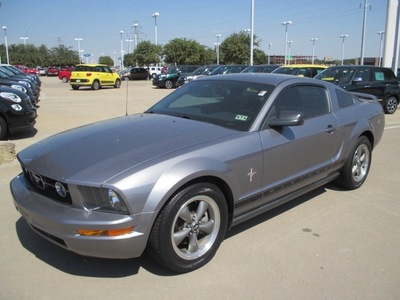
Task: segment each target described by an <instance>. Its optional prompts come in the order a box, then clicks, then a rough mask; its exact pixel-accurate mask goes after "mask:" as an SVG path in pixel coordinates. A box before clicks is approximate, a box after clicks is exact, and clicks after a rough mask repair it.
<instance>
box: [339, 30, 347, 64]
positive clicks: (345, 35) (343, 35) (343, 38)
mask: <svg viewBox="0 0 400 300" xmlns="http://www.w3.org/2000/svg"><path fill="white" fill-rule="evenodd" d="M348 36H349V35H348V34H342V35H340V38H341V39H342V65H343V60H344V40H345V39H346V38H347V37H348Z"/></svg>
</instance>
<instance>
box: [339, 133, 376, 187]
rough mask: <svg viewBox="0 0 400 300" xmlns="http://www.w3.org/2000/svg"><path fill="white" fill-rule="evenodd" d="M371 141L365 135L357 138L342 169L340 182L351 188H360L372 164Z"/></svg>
mask: <svg viewBox="0 0 400 300" xmlns="http://www.w3.org/2000/svg"><path fill="white" fill-rule="evenodd" d="M371 159H372V154H371V143H370V141H369V140H368V138H366V137H365V136H362V137H360V138H359V139H358V140H357V143H356V144H355V146H354V148H353V149H352V151H351V152H350V156H349V157H348V158H347V160H346V163H345V165H344V167H343V169H342V173H341V176H340V177H339V183H340V184H341V185H342V186H343V187H345V188H347V189H349V190H354V189H357V188H359V187H360V186H361V185H362V184H363V183H364V181H365V180H366V179H367V176H368V172H369V167H370V166H371Z"/></svg>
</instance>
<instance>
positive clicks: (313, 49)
mask: <svg viewBox="0 0 400 300" xmlns="http://www.w3.org/2000/svg"><path fill="white" fill-rule="evenodd" d="M310 41H311V42H312V56H311V64H312V65H313V64H314V56H315V42H316V41H318V38H311V39H310Z"/></svg>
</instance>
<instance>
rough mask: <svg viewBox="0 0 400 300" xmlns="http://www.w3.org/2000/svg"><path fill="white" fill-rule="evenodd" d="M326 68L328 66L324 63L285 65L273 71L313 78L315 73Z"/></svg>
mask: <svg viewBox="0 0 400 300" xmlns="http://www.w3.org/2000/svg"><path fill="white" fill-rule="evenodd" d="M326 68H327V66H324V65H305V64H299V65H285V66H281V67H279V68H277V69H275V70H273V71H272V73H278V74H288V75H297V76H302V77H311V78H313V77H314V76H315V75H317V74H319V73H320V72H322V71H323V70H325V69H326Z"/></svg>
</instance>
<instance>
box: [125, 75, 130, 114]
mask: <svg viewBox="0 0 400 300" xmlns="http://www.w3.org/2000/svg"><path fill="white" fill-rule="evenodd" d="M125 83H126V99H125V116H127V115H128V95H129V89H128V86H129V78H128V77H125Z"/></svg>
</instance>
